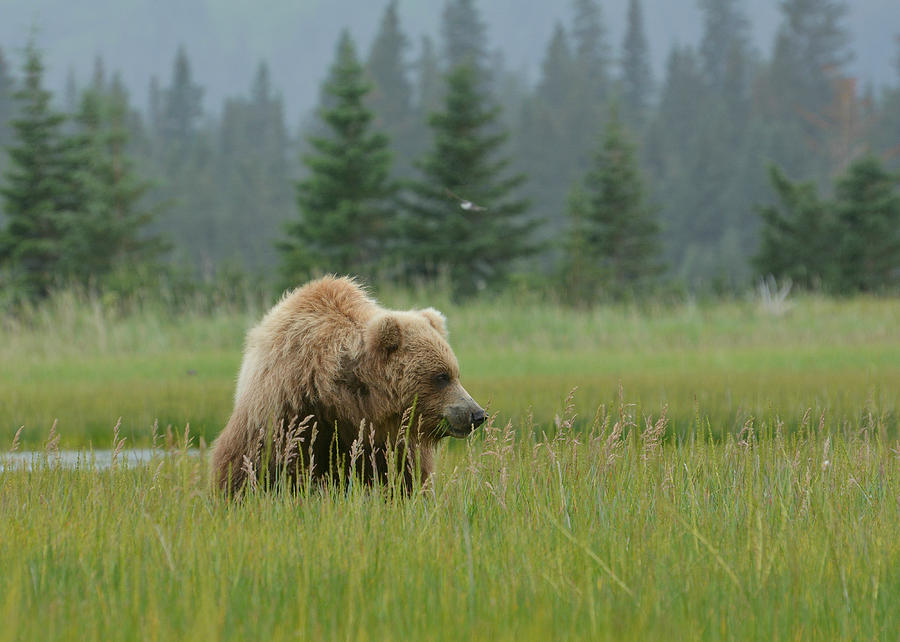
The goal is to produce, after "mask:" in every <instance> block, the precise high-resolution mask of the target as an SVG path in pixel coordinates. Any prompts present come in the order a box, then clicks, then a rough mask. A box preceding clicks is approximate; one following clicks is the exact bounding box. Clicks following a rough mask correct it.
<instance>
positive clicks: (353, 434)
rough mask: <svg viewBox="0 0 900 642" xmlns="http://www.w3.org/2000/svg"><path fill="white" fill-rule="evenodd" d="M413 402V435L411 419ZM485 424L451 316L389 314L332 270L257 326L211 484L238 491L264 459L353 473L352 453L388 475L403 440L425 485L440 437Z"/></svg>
mask: <svg viewBox="0 0 900 642" xmlns="http://www.w3.org/2000/svg"><path fill="white" fill-rule="evenodd" d="M441 375H443V376H441ZM414 403H415V418H414V420H413V423H412V426H413V430H410V431H409V432H410V433H411V434H409V435H405V436H404V435H403V434H402V433H401V427H400V424H401V419H402V417H403V414H404V411H406V410H407V409H408V408H410V407H412V406H413V404H414ZM310 416H311V417H310ZM307 417H310V419H309V420H308V421H307V422H306V424H305V425H303V426H301V427H300V428H299V429H298V424H299V423H301V422H302V421H303V420H304V419H305V418H307ZM483 420H484V412H483V411H482V409H481V408H480V407H479V406H478V404H476V403H475V401H474V400H473V399H472V398H471V397H470V396H469V394H468V393H467V392H466V391H465V390H464V389H463V387H462V386H461V385H460V383H459V366H458V364H457V361H456V357H455V356H454V354H453V351H452V350H451V349H450V346H449V344H448V343H447V330H446V326H445V324H444V317H443V315H441V314H440V313H439V312H437V311H436V310H434V309H432V308H428V309H425V310H411V311H407V312H398V311H392V310H386V309H384V308H382V307H380V306H379V305H378V304H377V303H376V302H375V301H374V300H372V299H371V298H369V297H368V296H366V294H365V292H363V290H362V289H361V288H360V287H359V286H358V285H357V284H356V283H355V282H354V281H353V280H351V279H347V278H335V277H326V278H323V279H319V280H318V281H313V282H311V283H308V284H307V285H305V286H303V287H301V288H298V289H296V290H294V291H292V292H289V293H287V294H286V295H285V296H284V298H282V300H281V301H280V302H279V303H278V304H276V305H275V306H274V307H273V308H272V309H271V310H270V311H269V312H268V313H267V314H266V316H265V317H264V318H263V320H262V321H261V322H260V323H259V325H257V326H256V327H255V328H253V329H252V330H250V332H249V333H248V334H247V341H246V348H245V351H244V361H243V364H242V365H241V370H240V375H239V377H238V384H237V391H236V392H235V405H234V412H233V414H232V415H231V419H230V420H229V421H228V424H227V425H226V426H225V429H224V430H223V431H222V433H221V434H220V435H219V437H218V439H216V441H215V443H214V444H213V447H212V457H211V465H212V480H213V484H214V485H215V486H216V487H217V488H218V489H220V490H222V491H225V492H229V493H235V492H238V491H239V490H240V489H241V488H242V487H243V486H244V484H245V483H246V482H247V481H248V474H250V473H251V472H252V473H255V474H257V475H259V474H260V472H261V471H262V469H263V468H264V467H265V468H266V469H267V470H268V472H270V473H273V474H274V476H276V477H277V476H278V474H279V472H280V469H283V470H282V471H281V472H283V471H287V473H288V474H289V475H290V476H291V477H292V478H293V479H294V480H295V481H296V480H297V479H300V478H304V477H306V476H310V477H312V478H313V479H323V478H327V477H329V476H332V477H334V476H338V475H341V474H344V475H346V474H347V473H348V472H349V470H350V461H349V459H350V453H351V451H353V452H354V453H358V454H360V457H359V459H358V461H357V462H356V470H357V471H358V472H359V473H360V475H361V476H362V478H363V479H364V480H365V481H367V482H371V481H372V480H373V479H374V477H375V476H376V475H378V476H381V477H382V478H383V477H384V476H385V475H386V472H387V462H388V461H389V460H390V453H388V452H387V451H386V447H387V446H388V445H396V444H397V441H398V438H399V439H401V441H402V442H403V443H404V444H405V446H406V448H407V450H406V454H407V461H408V462H410V463H412V464H413V466H412V467H408V468H406V469H405V470H403V471H402V474H404V477H405V481H406V486H407V487H410V486H411V485H412V482H413V479H412V475H411V470H413V469H415V470H418V471H419V481H420V482H425V481H427V480H428V478H429V477H430V476H431V474H432V471H433V469H434V459H433V448H434V445H435V443H436V442H437V441H438V440H440V439H441V438H443V437H445V436H447V435H450V434H452V435H454V436H465V435H466V434H468V433H469V432H471V430H472V429H473V426H474V427H477V426H478V425H479V424H480V423H481V422H482V421H483ZM363 422H365V424H364V425H365V429H364V433H365V434H364V438H363V440H362V444H361V445H360V444H359V443H357V444H356V447H355V448H356V450H354V442H357V441H358V437H359V435H360V426H361V425H362V423H363ZM313 426H315V429H313ZM314 433H315V441H314V442H313V434H314ZM286 464H287V465H286ZM253 481H255V480H253Z"/></svg>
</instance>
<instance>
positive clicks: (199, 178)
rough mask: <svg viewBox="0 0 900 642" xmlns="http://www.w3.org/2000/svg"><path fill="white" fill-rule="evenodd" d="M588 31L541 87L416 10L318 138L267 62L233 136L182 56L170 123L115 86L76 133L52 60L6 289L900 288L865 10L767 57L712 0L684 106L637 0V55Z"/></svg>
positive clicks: (591, 13) (22, 171)
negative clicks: (660, 71)
mask: <svg viewBox="0 0 900 642" xmlns="http://www.w3.org/2000/svg"><path fill="white" fill-rule="evenodd" d="M571 6H572V12H571V24H570V25H568V26H567V25H563V24H559V25H557V26H556V28H555V30H554V33H553V36H552V38H551V40H550V42H549V43H548V44H547V48H546V53H545V56H544V62H543V65H542V69H541V74H540V77H539V79H538V80H537V82H536V84H535V85H534V86H533V87H531V86H529V84H528V83H527V82H525V81H524V80H523V79H522V78H521V77H520V76H519V75H518V74H516V73H513V72H511V71H509V70H508V69H507V67H506V66H505V65H504V64H503V61H502V57H501V56H500V55H499V54H498V53H497V52H495V51H492V50H491V45H490V39H489V37H488V34H487V30H486V27H485V25H484V23H483V22H482V20H481V17H480V14H479V12H478V8H477V5H476V3H475V1H474V0H448V1H447V3H446V4H445V9H444V12H443V15H442V18H441V37H440V40H439V42H437V43H435V42H433V41H432V40H431V39H430V38H427V37H426V38H423V39H422V40H421V42H420V43H418V46H417V47H413V45H412V43H411V42H410V40H409V37H408V36H407V35H406V34H405V33H404V31H403V29H402V25H401V24H400V21H399V17H398V14H397V7H396V1H394V0H392V1H391V2H388V4H387V6H386V8H385V12H384V14H383V18H382V22H381V24H380V27H379V30H378V33H377V35H376V38H375V40H374V41H373V43H372V45H371V47H370V49H369V51H368V52H367V54H366V55H361V54H360V52H359V51H358V48H357V46H356V43H355V42H354V41H353V39H352V37H351V36H350V35H349V33H347V32H346V31H345V32H344V33H342V34H341V36H340V39H339V42H338V44H337V47H336V51H335V57H334V60H333V62H332V64H331V67H330V69H329V71H328V75H327V78H326V80H325V82H324V83H323V85H322V89H321V95H320V104H319V107H318V109H317V110H316V113H315V114H314V115H312V116H311V117H309V118H307V119H305V120H304V122H303V123H302V124H301V128H300V135H299V136H298V137H297V138H296V139H295V138H292V137H291V136H290V134H289V131H290V129H291V128H290V127H288V126H287V124H286V118H285V114H284V109H283V105H282V101H281V99H280V96H279V94H278V92H277V90H276V89H274V88H273V87H272V86H271V83H270V80H269V74H268V69H267V66H266V65H265V64H264V63H261V64H260V66H259V68H258V71H257V73H256V75H255V77H254V79H253V81H252V83H251V86H250V88H249V91H248V93H247V95H246V96H242V97H236V98H232V99H229V100H227V101H225V104H224V105H223V106H222V109H221V112H220V113H219V114H217V115H215V116H214V115H212V114H209V113H207V112H205V111H204V108H203V89H202V87H201V86H200V85H199V84H198V83H197V81H196V80H195V79H194V77H193V75H192V73H191V66H190V61H189V58H188V55H187V51H186V50H185V49H184V48H181V49H179V51H178V52H177V54H176V56H175V61H174V64H173V69H172V74H171V78H170V79H169V82H168V84H166V85H165V86H163V85H161V84H160V82H159V81H158V80H157V79H155V78H154V79H152V80H151V82H150V87H149V104H148V106H147V108H146V109H145V110H142V111H139V110H136V109H135V108H134V107H133V106H132V105H131V104H130V102H129V97H128V93H127V91H126V89H125V88H124V87H123V85H122V83H121V81H120V80H119V79H118V77H117V76H116V75H115V74H112V75H111V76H110V75H109V74H108V73H107V72H106V70H105V68H104V64H103V62H102V61H99V60H98V61H97V63H96V65H95V72H94V74H93V77H92V79H91V81H90V83H89V84H88V86H86V87H78V86H77V83H75V82H74V81H72V82H70V87H69V89H68V90H67V91H66V96H65V99H64V103H65V104H64V109H62V110H60V111H56V110H57V109H58V107H57V106H56V105H55V104H54V103H53V101H52V99H51V98H52V97H51V95H50V93H49V92H48V91H47V90H46V89H44V88H43V87H42V84H41V77H42V66H41V59H40V52H39V50H38V49H37V47H36V46H35V45H31V46H30V47H29V48H28V50H27V51H26V55H25V64H24V66H23V69H22V73H21V77H20V78H17V77H16V76H15V75H14V74H13V72H12V71H11V69H10V63H9V61H8V59H7V58H5V57H4V56H3V55H2V52H0V145H2V146H3V147H5V148H6V149H7V150H8V156H7V158H6V159H4V160H0V170H2V172H3V176H4V178H3V181H2V182H0V186H2V187H0V190H2V191H0V194H2V202H0V208H2V212H3V221H2V233H0V266H2V267H0V270H2V272H0V279H2V283H3V286H4V289H6V290H7V291H14V292H16V293H21V294H22V295H23V296H28V297H40V296H43V295H44V294H46V293H47V292H48V291H49V290H50V289H51V288H52V287H54V285H57V284H60V283H63V282H71V281H76V282H80V283H85V284H96V283H102V282H104V281H109V280H111V279H120V280H121V279H123V278H124V279H125V280H126V281H127V280H128V279H129V278H136V277H133V275H134V274H138V275H142V274H143V275H147V274H149V275H153V274H158V273H159V271H160V270H161V269H163V268H166V269H169V270H171V269H173V268H172V266H178V267H180V268H182V269H183V270H187V271H188V272H190V273H191V274H193V275H194V276H196V275H205V276H216V275H218V276H221V275H223V274H228V273H230V272H235V271H237V272H256V273H264V274H266V275H270V276H269V277H268V280H269V281H272V282H274V281H277V282H278V283H279V284H280V285H285V286H286V285H291V284H294V283H297V282H299V281H302V280H303V279H305V278H307V277H308V276H311V275H314V274H316V273H320V272H347V273H353V274H358V275H360V276H362V277H363V278H364V279H367V280H378V279H390V280H391V281H396V282H400V283H410V282H422V281H424V282H430V281H434V280H436V279H445V280H446V282H447V283H448V284H449V285H450V286H451V287H452V289H453V291H454V293H455V294H456V295H458V296H461V297H463V296H470V295H473V294H476V293H477V292H479V291H481V290H484V289H496V288H498V287H503V286H504V285H505V284H507V283H509V282H510V281H511V280H515V279H524V280H526V282H528V283H529V284H530V285H532V286H533V287H545V288H548V289H553V290H554V291H558V292H560V293H561V295H562V296H564V297H565V298H567V299H569V300H571V301H573V302H586V303H589V302H592V301H595V300H597V299H599V298H604V297H623V296H624V297H627V296H632V295H636V294H641V293H646V292H652V291H657V290H659V289H661V288H672V287H687V288H692V289H694V288H700V289H703V288H705V289H716V290H725V291H727V290H733V289H738V288H741V287H744V286H745V285H746V284H747V282H748V281H749V280H751V279H753V278H755V277H756V276H758V275H768V274H772V275H774V276H775V277H779V278H790V279H792V280H793V281H794V282H795V283H797V284H798V285H800V286H803V287H807V288H813V289H821V290H825V291H831V292H855V291H884V290H890V289H892V288H895V287H896V286H897V284H898V281H900V196H898V191H897V186H898V177H897V174H896V172H897V169H898V167H900V163H898V157H900V82H898V83H897V85H896V86H894V87H887V88H882V89H880V90H878V91H876V90H875V89H873V88H863V87H860V86H859V84H858V83H857V81H856V79H854V78H853V77H851V76H849V74H848V72H847V71H846V67H847V63H848V61H849V60H850V58H851V56H852V52H851V50H850V47H849V36H848V33H847V29H846V27H845V25H844V24H843V21H844V14H845V12H846V7H845V5H844V4H843V3H842V2H838V1H836V0H785V1H784V2H782V3H781V4H780V11H781V14H782V25H781V28H780V29H779V32H778V36H777V38H776V40H775V42H774V44H773V47H772V51H771V52H770V54H769V56H768V57H763V56H761V55H760V54H759V52H758V51H756V50H755V49H754V48H753V47H752V46H751V44H750V41H751V39H750V28H749V22H748V20H747V17H746V15H745V14H744V13H743V11H742V9H741V3H740V2H739V0H700V8H701V12H702V16H703V35H702V37H701V40H700V42H699V43H697V44H696V45H688V46H681V45H679V46H675V47H674V48H673V49H672V50H671V52H670V54H669V57H668V62H667V65H666V71H665V76H664V78H662V79H661V81H659V82H657V80H656V79H655V78H654V74H653V71H652V68H651V66H650V55H649V51H650V46H651V43H649V42H648V41H647V38H646V36H645V34H644V27H643V15H642V10H641V4H640V0H630V2H629V11H628V25H627V30H626V33H625V34H624V35H623V37H622V40H621V42H620V44H619V45H618V46H615V45H614V44H613V43H612V39H611V38H610V37H609V34H608V32H607V30H606V27H605V24H604V19H603V13H602V8H601V5H600V4H599V3H598V2H597V0H573V2H572V5H571ZM413 49H415V51H416V55H415V57H414V58H413V57H411V55H410V53H411V50H413ZM897 68H898V79H900V48H898V52H897ZM64 112H65V114H64ZM135 266H139V267H137V268H136V267H135ZM275 274H277V275H278V276H277V278H276V277H274V276H271V275H275Z"/></svg>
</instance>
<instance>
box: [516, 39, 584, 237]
mask: <svg viewBox="0 0 900 642" xmlns="http://www.w3.org/2000/svg"><path fill="white" fill-rule="evenodd" d="M576 75H577V74H576V69H575V62H574V59H573V55H572V50H571V47H570V44H569V37H568V35H567V33H566V30H565V29H564V28H563V26H562V25H561V24H557V25H556V29H555V30H554V32H553V37H552V38H551V40H550V43H549V45H548V46H547V52H546V53H545V54H544V60H543V62H542V65H541V76H540V78H539V79H538V83H537V86H536V87H535V90H534V95H533V97H532V99H531V100H530V101H528V102H526V105H525V109H524V110H523V111H524V113H523V116H522V121H523V124H522V126H521V128H520V129H519V131H517V132H516V134H517V137H516V139H514V143H515V144H516V154H515V156H516V161H517V167H519V168H521V170H522V171H523V172H524V173H525V174H526V175H527V176H529V178H530V180H529V181H528V183H527V184H526V185H525V186H524V189H523V191H524V192H525V194H526V195H527V196H528V198H529V199H530V200H531V202H532V203H533V205H534V208H533V209H534V211H535V212H539V213H540V217H541V219H542V220H543V221H544V223H545V224H546V229H545V231H546V232H547V233H549V234H550V235H551V236H556V235H558V234H559V233H561V231H562V229H563V228H564V226H565V203H566V192H567V190H568V189H569V188H570V187H571V185H572V183H573V182H574V181H575V180H576V178H577V177H578V174H579V171H580V170H579V167H580V157H579V156H577V155H576V154H575V153H573V150H580V149H582V148H583V147H584V146H585V144H584V138H585V137H584V135H583V133H582V132H580V131H579V130H578V129H577V127H576V125H575V122H576V118H577V104H576V100H577V98H578V95H579V89H578V87H577V77H576Z"/></svg>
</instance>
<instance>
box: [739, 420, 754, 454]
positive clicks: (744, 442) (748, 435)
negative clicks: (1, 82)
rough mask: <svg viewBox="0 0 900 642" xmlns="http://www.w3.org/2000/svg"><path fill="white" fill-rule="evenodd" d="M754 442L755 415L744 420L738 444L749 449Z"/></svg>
mask: <svg viewBox="0 0 900 642" xmlns="http://www.w3.org/2000/svg"><path fill="white" fill-rule="evenodd" d="M752 444H753V417H748V418H747V421H745V422H744V426H743V427H742V428H741V431H740V432H739V433H738V442H737V445H738V446H740V447H741V448H744V449H745V450H746V449H749V448H750V447H751V445H752Z"/></svg>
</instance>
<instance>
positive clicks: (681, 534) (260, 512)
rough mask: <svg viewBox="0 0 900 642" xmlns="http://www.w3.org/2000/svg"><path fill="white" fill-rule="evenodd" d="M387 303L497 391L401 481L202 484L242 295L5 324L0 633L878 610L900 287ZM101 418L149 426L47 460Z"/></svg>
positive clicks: (448, 629)
mask: <svg viewBox="0 0 900 642" xmlns="http://www.w3.org/2000/svg"><path fill="white" fill-rule="evenodd" d="M382 298H383V303H385V304H387V305H390V306H394V307H409V306H414V305H418V306H422V305H436V307H439V308H440V309H442V310H443V311H444V312H445V313H446V314H447V316H448V321H449V325H450V332H451V343H452V345H453V346H454V348H455V350H456V353H457V356H458V357H459V360H460V364H461V369H462V379H463V383H464V384H465V385H466V387H467V388H468V390H469V391H470V392H471V393H472V394H473V396H474V397H475V398H476V399H478V400H479V401H480V402H482V403H486V404H489V408H490V411H491V413H492V419H491V421H490V423H489V424H488V426H486V428H485V429H483V430H481V431H479V433H477V434H476V436H474V437H473V438H471V439H469V440H467V441H454V442H452V443H450V442H448V443H444V444H443V445H442V447H441V449H440V452H439V455H438V465H437V474H436V479H435V484H434V488H433V490H431V491H430V492H427V493H424V494H423V495H421V496H416V497H414V498H412V499H409V500H405V501H397V500H390V499H385V496H384V493H383V492H380V491H372V490H367V489H364V488H360V487H358V486H351V487H349V488H345V489H337V488H331V489H327V490H317V489H307V490H306V491H304V492H303V493H300V494H292V493H277V492H276V493H251V494H250V495H249V496H247V497H245V498H244V499H243V500H242V501H241V502H233V503H227V502H224V501H221V500H219V499H218V498H216V497H214V496H211V495H210V494H209V493H208V491H207V488H206V479H205V474H206V465H205V461H204V459H203V448H202V446H203V443H204V442H209V441H210V440H211V439H212V438H213V437H214V436H215V434H216V433H217V432H218V430H219V429H220V428H221V426H223V425H224V423H225V421H226V420H227V418H228V415H229V412H230V409H231V395H232V393H233V385H234V380H235V376H236V373H237V368H238V365H239V363H240V354H241V343H242V340H243V335H244V333H245V331H246V329H247V328H248V327H249V326H250V325H251V324H252V323H253V322H254V321H255V320H256V319H257V318H258V317H259V316H260V315H261V314H262V312H263V311H264V310H263V309H262V308H261V307H259V306H255V305H246V306H237V307H235V306H225V305H223V306H221V307H220V308H219V309H217V310H216V311H215V313H213V314H210V313H209V312H208V310H201V309H200V308H199V307H198V309H197V310H194V311H192V310H190V309H188V310H186V311H184V312H182V313H179V314H178V315H172V314H171V313H169V312H167V311H166V310H165V309H164V308H161V307H160V306H154V305H150V304H148V305H146V306H142V307H140V306H139V307H138V309H135V310H130V311H129V312H128V313H123V312H116V311H115V309H114V306H108V305H103V304H101V302H98V301H93V302H92V301H90V300H83V299H80V298H78V297H76V296H74V295H61V296H60V297H58V298H56V299H54V300H53V301H52V302H51V303H50V304H49V305H47V306H44V307H42V308H41V309H39V310H36V311H31V312H29V313H26V314H24V315H21V316H19V317H17V318H7V319H4V320H3V321H2V322H0V363H2V364H3V367H2V368H0V437H2V438H3V442H2V443H4V444H5V445H3V446H2V447H0V453H5V452H6V451H7V450H8V449H9V448H12V444H13V439H14V436H15V434H16V433H17V431H18V430H19V428H20V427H22V428H21V432H20V433H19V438H18V442H17V444H16V447H17V448H18V449H20V450H21V449H37V450H40V451H41V454H40V455H37V456H36V457H37V458H36V459H35V461H34V465H33V466H32V469H31V470H30V471H28V472H23V471H22V470H21V469H13V468H11V467H10V466H9V464H10V460H9V455H6V454H0V464H2V463H3V462H6V464H7V468H6V469H5V470H4V471H2V472H0V541H2V542H3V543H4V546H2V547H0V621H3V622H4V626H3V627H0V641H2V640H5V639H10V640H20V639H70V638H75V637H78V638H89V639H98V638H103V639H138V638H139V639H173V638H174V639H217V638H226V639H248V638H250V639H263V638H275V639H285V638H294V639H296V638H300V639H321V638H326V639H335V638H338V639H458V638H475V639H486V638H501V639H513V638H515V639H523V638H524V639H559V638H582V639H584V638H589V639H622V638H634V639H647V638H649V637H651V636H654V637H655V636H659V635H669V636H674V639H691V638H704V639H720V638H748V637H755V638H760V637H766V638H769V637H774V638H799V639H835V638H845V639H860V638H885V639H893V637H894V636H896V632H897V631H898V630H900V571H898V569H900V543H898V540H897V538H896V535H895V533H896V530H897V525H898V524H900V499H898V498H900V474H898V473H900V470H898V467H900V459H898V458H900V441H898V416H900V414H898V405H900V301H895V300H885V299H855V300H849V301H833V300H827V299H820V298H805V299H797V300H794V301H793V302H792V305H791V307H790V309H789V310H788V311H787V312H786V313H785V314H783V315H775V314H772V313H771V312H770V311H767V310H766V309H765V308H763V307H761V306H760V305H759V303H758V302H756V301H755V300H751V299H749V298H748V299H747V300H743V301H735V302H727V303H716V304H709V305H706V304H679V305H672V306H662V305H660V306H644V307H633V306H621V307H601V308H597V309H593V310H586V311H573V310H569V309H565V308H561V307H558V306H555V305H553V304H549V303H544V302H540V301H533V300H529V299H523V300H519V299H516V298H512V297H511V298H503V299H501V300H497V301H484V302H480V303H475V304H470V305H466V306H462V307H459V306H455V305H451V304H450V303H448V302H447V301H445V300H442V299H441V298H440V297H433V296H431V297H425V296H413V295H409V294H400V293H388V294H387V295H385V296H383V297H382ZM576 388H577V390H575V392H574V394H572V395H570V392H571V391H572V390H573V389H576ZM119 418H121V426H120V428H119V438H120V439H121V438H123V437H124V439H125V441H124V442H117V443H123V444H124V447H129V446H149V445H150V444H151V443H153V441H154V439H153V434H154V428H153V426H154V424H157V425H158V428H157V432H158V433H161V434H163V435H165V434H166V433H167V432H168V433H169V436H168V437H164V438H162V439H158V440H157V444H158V450H157V455H156V457H155V459H154V460H153V461H152V462H151V463H150V464H149V465H147V466H131V467H129V466H124V465H122V464H120V465H118V466H115V467H114V468H113V469H111V470H102V471H101V470H95V469H93V468H92V467H91V466H90V464H89V459H88V464H87V465H85V466H82V467H81V468H79V469H78V470H68V469H65V468H63V467H61V466H59V465H57V464H56V463H55V461H56V460H55V450H56V449H57V448H76V449H82V448H95V449H96V448H109V447H111V446H112V445H113V425H114V424H116V422H117V421H118V420H119ZM54 420H58V421H57V424H56V427H55V429H54V435H53V437H52V438H51V437H50V434H49V433H50V430H51V425H52V424H53V422H54ZM188 425H189V426H190V429H189V433H188V434H189V438H190V439H191V440H192V443H193V444H194V445H200V446H201V448H200V453H199V454H198V453H197V451H196V450H187V449H186V448H185V447H184V446H185V444H184V443H183V441H184V437H183V436H184V434H185V427H186V426H188ZM169 426H171V428H170V429H169V430H168V431H167V428H168V427H169ZM48 442H49V443H48Z"/></svg>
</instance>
